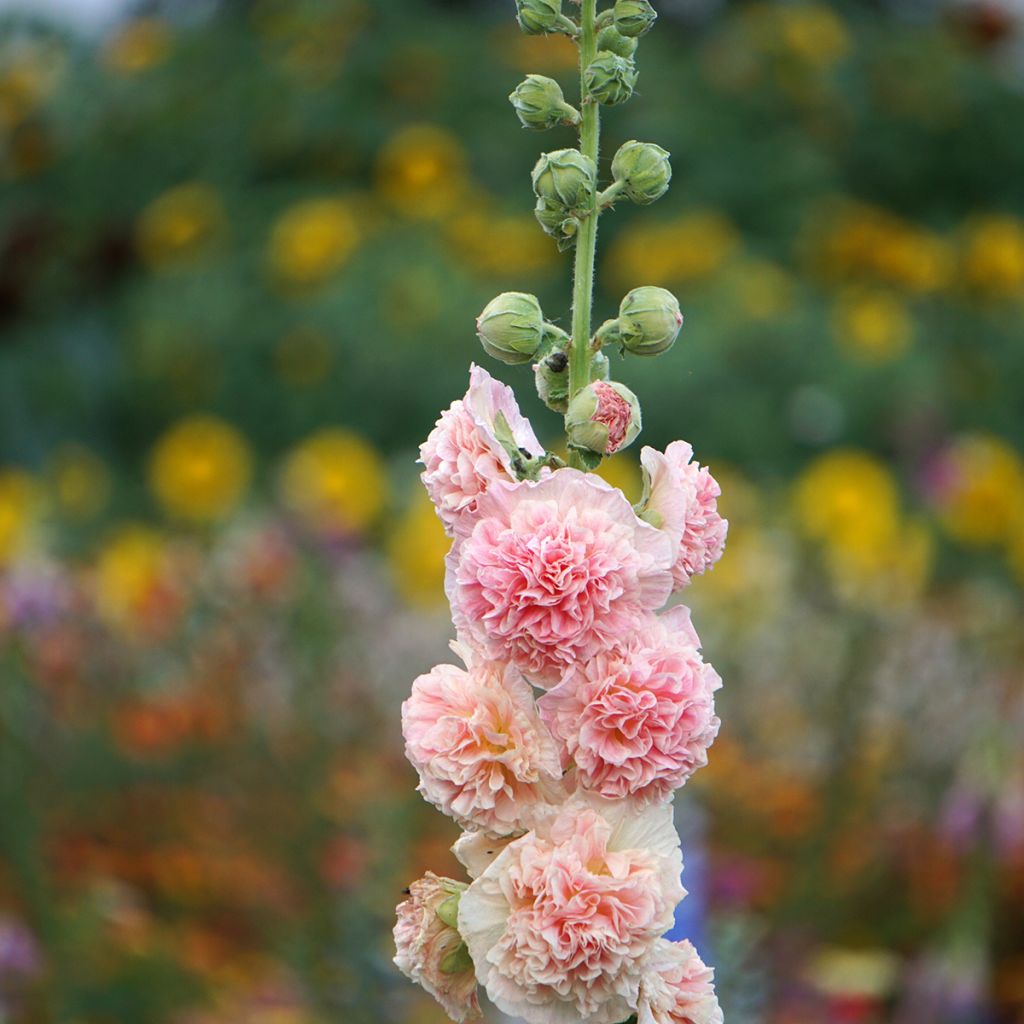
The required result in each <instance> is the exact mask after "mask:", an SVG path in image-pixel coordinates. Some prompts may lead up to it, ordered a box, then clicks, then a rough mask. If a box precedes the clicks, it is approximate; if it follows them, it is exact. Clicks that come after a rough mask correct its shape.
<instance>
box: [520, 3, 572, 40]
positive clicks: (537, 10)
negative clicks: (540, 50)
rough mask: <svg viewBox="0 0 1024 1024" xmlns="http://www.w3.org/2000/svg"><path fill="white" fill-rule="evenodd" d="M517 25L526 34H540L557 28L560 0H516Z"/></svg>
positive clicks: (560, 9)
mask: <svg viewBox="0 0 1024 1024" xmlns="http://www.w3.org/2000/svg"><path fill="white" fill-rule="evenodd" d="M516 7H517V9H518V11H519V27H520V28H521V29H522V30H523V31H524V32H526V33H527V34H528V35H531V36H536V35H542V34H544V33H546V32H554V31H556V30H557V29H558V27H559V23H560V22H561V19H562V0H516Z"/></svg>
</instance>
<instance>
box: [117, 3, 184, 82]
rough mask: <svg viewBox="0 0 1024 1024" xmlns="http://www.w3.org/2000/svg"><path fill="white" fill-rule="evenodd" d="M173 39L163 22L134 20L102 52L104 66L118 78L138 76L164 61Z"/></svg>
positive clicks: (124, 26)
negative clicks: (114, 72) (119, 75)
mask: <svg viewBox="0 0 1024 1024" xmlns="http://www.w3.org/2000/svg"><path fill="white" fill-rule="evenodd" d="M173 40H174V36H173V33H172V31H171V26H170V25H169V24H168V22H166V21H165V20H164V19H163V18H157V17H150V18H133V19H132V20H131V21H129V22H126V23H125V24H124V25H122V26H121V27H120V28H119V29H118V30H117V31H116V32H115V33H114V34H113V35H112V36H111V37H110V39H109V40H108V41H107V43H106V45H105V46H104V48H103V53H102V59H103V63H104V64H105V65H106V66H107V67H108V68H110V69H111V70H112V71H116V72H117V73H118V74H121V75H138V74H141V73H142V72H144V71H149V70H150V69H151V68H155V67H157V66H158V65H160V64H162V63H163V62H164V61H165V60H167V57H168V55H169V54H170V52H171V45H172V43H173Z"/></svg>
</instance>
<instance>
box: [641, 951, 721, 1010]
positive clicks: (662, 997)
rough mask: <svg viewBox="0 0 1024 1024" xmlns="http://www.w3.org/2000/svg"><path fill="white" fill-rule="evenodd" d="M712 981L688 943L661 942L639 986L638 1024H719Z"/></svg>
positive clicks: (712, 974) (717, 1007)
mask: <svg viewBox="0 0 1024 1024" xmlns="http://www.w3.org/2000/svg"><path fill="white" fill-rule="evenodd" d="M714 979H715V972H714V971H713V970H712V969H711V968H710V967H707V966H705V964H704V961H703V960H701V958H700V957H699V956H698V955H697V951H696V950H695V949H694V948H693V946H692V945H691V944H690V943H689V942H686V941H683V942H668V941H667V940H665V939H660V940H659V941H658V942H657V943H656V944H655V947H654V950H653V951H652V953H651V956H650V959H649V961H648V967H647V970H646V971H645V973H644V977H643V980H642V981H641V982H640V1006H639V1012H638V1014H637V1024H722V1009H721V1007H720V1006H719V1005H718V997H717V996H716V995H715V985H714Z"/></svg>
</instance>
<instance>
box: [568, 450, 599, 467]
mask: <svg viewBox="0 0 1024 1024" xmlns="http://www.w3.org/2000/svg"><path fill="white" fill-rule="evenodd" d="M569 447H570V448H571V449H572V451H574V452H575V453H576V454H577V455H578V456H579V459H580V462H582V463H583V465H584V466H585V467H586V468H587V469H590V470H593V469H597V467H598V466H600V465H601V459H603V458H604V456H603V455H601V454H600V453H599V452H592V451H591V450H590V449H589V448H578V447H577V446H576V445H574V444H571V445H569Z"/></svg>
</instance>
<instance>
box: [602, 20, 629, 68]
mask: <svg viewBox="0 0 1024 1024" xmlns="http://www.w3.org/2000/svg"><path fill="white" fill-rule="evenodd" d="M639 45H640V44H639V43H638V42H637V41H636V40H635V39H631V38H630V37H629V36H624V35H623V34H622V33H621V32H620V31H619V30H618V29H617V28H616V27H615V26H614V25H609V26H608V27H607V28H603V29H601V31H600V32H599V33H598V34H597V48H598V50H607V51H609V52H610V53H617V54H618V55H619V56H620V57H625V58H626V59H627V60H630V59H632V57H633V54H635V53H636V48H637V46H639Z"/></svg>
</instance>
